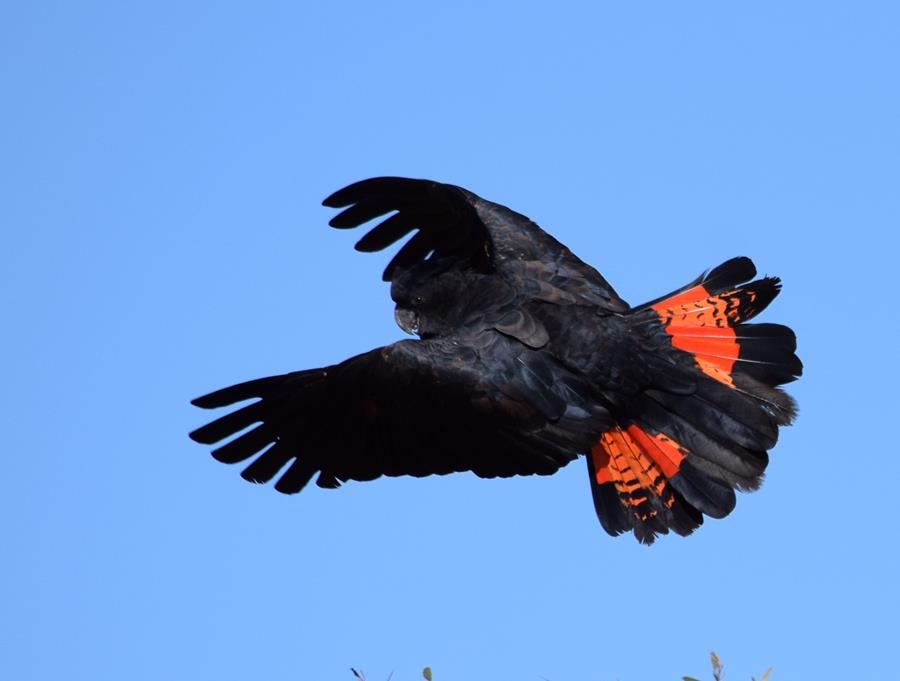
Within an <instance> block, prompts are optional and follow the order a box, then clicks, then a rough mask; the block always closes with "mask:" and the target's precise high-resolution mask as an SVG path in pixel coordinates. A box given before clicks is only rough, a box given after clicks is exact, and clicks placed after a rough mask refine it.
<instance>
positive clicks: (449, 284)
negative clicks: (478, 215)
mask: <svg viewBox="0 0 900 681" xmlns="http://www.w3.org/2000/svg"><path fill="white" fill-rule="evenodd" d="M456 264H457V263H456V261H455V260H454V259H449V258H446V259H436V260H425V261H422V262H420V263H418V264H416V265H414V266H413V267H411V268H409V269H405V270H398V272H397V273H396V274H395V275H394V279H393V281H392V282H391V298H393V299H394V302H395V303H397V307H396V309H395V310H394V318H395V319H396V320H397V326H399V327H400V328H401V329H403V330H404V331H405V332H406V333H410V334H416V335H418V336H419V337H420V338H423V339H426V338H434V337H439V336H444V335H448V334H449V333H451V332H453V331H454V330H457V329H458V328H459V327H460V325H462V324H463V323H464V322H465V320H466V318H467V317H469V315H470V314H471V312H472V301H473V300H474V298H475V297H476V296H475V293H476V292H477V291H478V290H480V289H481V288H482V283H483V282H482V280H483V279H484V278H485V275H483V274H480V273H478V272H474V271H472V270H470V269H460V268H459V267H457V266H456Z"/></svg>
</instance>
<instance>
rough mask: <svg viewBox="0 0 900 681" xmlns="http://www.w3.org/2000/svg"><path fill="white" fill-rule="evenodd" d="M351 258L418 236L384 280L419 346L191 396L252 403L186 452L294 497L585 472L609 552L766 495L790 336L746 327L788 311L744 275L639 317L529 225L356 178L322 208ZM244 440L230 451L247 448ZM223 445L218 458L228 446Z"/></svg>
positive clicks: (446, 192) (723, 276)
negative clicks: (202, 447)
mask: <svg viewBox="0 0 900 681" xmlns="http://www.w3.org/2000/svg"><path fill="white" fill-rule="evenodd" d="M324 205H325V206H328V207H331V208H341V209H343V211H342V212H340V213H339V214H337V215H336V216H335V217H333V218H332V220H331V222H330V223H329V224H330V225H331V226H332V227H336V228H339V229H349V228H355V227H359V226H360V225H362V224H364V223H368V222H370V221H372V220H376V219H380V221H379V222H378V223H377V224H376V225H375V226H374V227H373V228H372V229H370V230H369V231H368V232H367V233H366V234H365V235H364V236H363V237H362V239H360V241H359V242H358V243H357V244H356V249H357V250H359V251H364V252H374V251H380V250H382V249H384V248H387V247H388V246H391V245H392V244H394V243H396V242H397V241H399V240H401V239H403V238H404V237H406V236H408V235H409V234H410V233H412V232H415V234H414V235H413V236H412V238H410V239H409V240H408V241H406V243H405V244H404V245H403V246H402V247H401V248H400V249H399V251H398V252H397V254H396V255H395V256H394V258H393V259H392V260H391V261H390V263H389V264H388V266H387V268H386V269H385V271H384V277H383V278H384V280H385V281H388V282H390V284H391V297H392V298H393V300H394V302H395V303H396V310H395V317H396V320H397V324H398V325H399V326H400V327H401V328H402V329H403V330H404V331H406V332H409V333H411V334H414V335H416V336H418V338H417V339H407V340H401V341H399V342H397V343H393V344H392V345H387V346H385V347H381V348H376V349H374V350H371V351H369V352H366V353H364V354H361V355H357V356H356V357H351V358H350V359H348V360H345V361H344V362H341V363H340V364H335V365H333V366H328V367H323V368H320V369H308V370H305V371H295V372H292V373H287V374H282V375H279V376H270V377H267V378H259V379H256V380H252V381H248V382H246V383H239V384H237V385H233V386H231V387H228V388H223V389H221V390H217V391H215V392H212V393H210V394H208V395H204V396H203V397H198V398H197V399H195V400H194V401H193V404H194V405H196V406H198V407H202V408H204V409H216V408H221V407H228V406H231V405H235V404H237V403H242V402H245V401H247V400H255V401H253V402H251V403H249V404H247V405H244V406H241V407H240V408H238V409H236V410H235V411H232V412H230V413H228V414H226V415H224V416H221V417H219V418H218V419H216V420H215V421H212V422H211V423H209V424H208V425H205V426H203V427H201V428H198V429H197V430H195V431H194V432H192V433H191V434H190V437H191V438H192V439H193V440H195V441H196V442H199V443H202V444H206V445H217V448H216V449H214V450H213V451H212V455H213V456H214V457H215V458H216V459H217V460H219V461H222V462H224V463H231V464H233V463H239V462H243V461H248V460H252V461H251V462H250V464H249V465H248V466H247V467H246V468H244V470H243V472H242V473H241V475H242V476H243V477H244V478H245V479H246V480H249V481H251V482H258V483H265V482H269V481H271V480H272V479H275V478H277V480H276V482H275V489H276V490H278V491H279V492H283V493H286V494H292V493H295V492H299V491H300V490H302V489H303V487H304V486H305V485H306V484H307V483H309V482H310V480H312V479H313V477H315V478H316V484H317V485H318V486H319V487H325V488H335V487H338V486H339V485H340V484H341V483H342V482H345V481H347V480H372V479H374V478H377V477H379V476H381V475H391V476H397V475H412V476H416V477H422V476H426V475H435V474H437V475H443V474H446V473H454V472H458V471H472V472H473V473H475V474H476V475H478V476H480V477H483V478H494V477H509V476H513V475H550V474H552V473H555V472H556V471H557V470H559V469H560V468H561V467H563V466H565V465H566V464H568V463H570V462H571V461H574V460H575V459H576V458H578V456H579V455H581V454H584V455H585V459H586V460H587V468H588V476H589V481H590V487H591V492H592V496H593V502H594V506H595V509H596V512H597V516H598V518H599V520H600V523H601V525H602V526H603V529H604V530H606V532H608V533H609V534H611V535H619V534H622V533H624V532H627V531H632V532H633V533H634V536H635V537H636V538H637V539H638V540H639V541H640V542H642V543H647V544H649V543H652V542H653V540H654V539H655V538H656V537H657V535H660V534H667V533H668V532H669V531H670V530H671V531H673V532H675V533H677V534H680V535H687V534H690V533H691V532H692V531H693V530H694V529H696V528H697V527H699V526H700V525H701V524H702V523H703V517H704V515H706V516H709V517H712V518H722V517H724V516H726V515H728V514H729V513H730V512H731V511H732V509H733V508H734V506H735V490H754V489H756V488H757V487H758V486H759V485H760V483H761V480H762V475H763V472H764V471H765V468H766V465H767V463H768V453H767V452H768V450H770V449H771V448H772V447H774V446H775V442H776V440H777V437H778V427H779V426H783V425H786V424H789V423H790V422H791V421H792V419H793V418H794V415H795V413H796V408H795V405H794V402H793V400H792V399H791V398H790V397H789V396H788V395H787V394H786V393H785V392H784V391H783V390H782V389H781V388H779V386H780V385H782V384H784V383H787V382H789V381H792V380H794V379H796V378H798V377H799V376H800V374H801V372H802V368H803V367H802V364H801V362H800V360H799V359H798V358H797V356H796V354H795V350H796V338H795V336H794V333H793V332H792V331H791V330H790V329H789V328H788V327H786V326H782V325H779V324H770V323H764V324H749V323H747V322H749V321H750V320H751V319H752V318H753V317H755V316H756V315H757V314H759V313H760V312H761V311H762V310H763V309H764V308H765V307H766V306H767V305H768V304H769V303H770V302H772V300H773V299H774V298H775V296H776V295H778V292H779V290H780V288H781V285H780V282H779V280H778V279H777V278H774V277H764V278H761V279H754V277H755V276H756V268H755V267H754V266H753V263H752V262H751V261H750V260H749V259H748V258H743V257H742V258H734V259H732V260H729V261H727V262H725V263H724V264H722V265H719V266H718V267H716V268H714V269H712V270H711V271H709V272H707V273H706V274H704V275H702V276H701V277H699V278H698V279H695V280H694V281H692V282H690V283H689V284H687V285H685V286H683V287H681V288H679V289H677V290H676V291H673V292H672V293H668V294H666V295H663V296H661V297H659V298H658V299H656V300H653V301H650V302H648V303H644V304H643V305H637V306H631V305H629V304H628V303H626V302H625V301H624V300H622V298H620V297H619V295H618V294H617V293H616V292H615V290H613V288H612V286H610V285H609V283H608V282H607V281H606V280H605V279H604V278H603V277H602V276H601V275H600V273H599V272H597V270H595V269H594V268H593V267H591V266H590V265H588V264H586V263H584V262H583V261H581V260H580V259H579V258H578V257H576V256H575V255H574V254H573V253H572V252H571V251H570V250H569V249H568V248H566V247H565V246H564V245H562V244H561V243H559V242H558V241H557V240H556V239H554V238H553V237H552V236H550V235H549V234H547V233H546V232H544V231H543V230H542V229H541V228H540V227H538V226H537V225H536V224H535V223H534V222H532V221H531V220H529V219H528V218H527V217H525V216H523V215H521V214H519V213H516V212H514V211H512V210H510V209H508V208H506V207H504V206H501V205H499V204H496V203H492V202H490V201H487V200H485V199H482V198H481V197H479V196H476V195H475V194H473V193H472V192H470V191H467V190H465V189H462V188H461V187H456V186H453V185H449V184H442V183H439V182H432V181H428V180H414V179H407V178H399V177H378V178H373V179H369V180H363V181H361V182H357V183H355V184H352V185H350V186H348V187H345V188H344V189H341V190H339V191H337V192H335V193H334V194H332V195H331V196H329V197H328V198H327V199H325V201H324ZM235 436H236V437H235ZM221 443H224V444H221Z"/></svg>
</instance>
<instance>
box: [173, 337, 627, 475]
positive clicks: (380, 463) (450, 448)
mask: <svg viewBox="0 0 900 681" xmlns="http://www.w3.org/2000/svg"><path fill="white" fill-rule="evenodd" d="M589 393H590V388H589V387H588V386H587V384H586V383H585V382H584V381H583V380H582V379H580V378H579V377H578V376H576V375H575V374H572V373H571V372H569V371H568V370H566V369H565V368H563V367H562V366H560V365H559V364H557V363H556V362H555V361H554V360H552V359H550V358H549V357H548V356H546V355H544V354H542V353H539V352H535V351H532V350H529V349H527V348H523V346H521V345H520V344H518V343H515V342H514V341H511V340H510V339H508V338H506V337H504V336H502V335H501V334H498V333H494V332H491V333H486V334H482V335H481V338H480V340H479V342H478V344H476V346H475V349H473V348H467V347H463V346H462V345H460V344H456V343H454V341H453V340H449V339H445V340H433V341H401V342H399V343H395V344H393V345H390V346H387V347H383V348H378V349H376V350H372V351H371V352H368V353H365V354H362V355H358V356H356V357H353V358H351V359H348V360H347V361H345V362H342V363H341V364H337V365H334V366H331V367H326V368H323V369H312V370H308V371H298V372H294V373H290V374H284V375H281V376H271V377H269V378H262V379H258V380H255V381H249V382H247V383H241V384H239V385H235V386H231V387H229V388H224V389H222V390H218V391H216V392H214V393H210V394H209V395H206V396H204V397H200V398H198V399H196V400H194V401H193V404H195V405H196V406H198V407H203V408H210V409H211V408H217V407H224V406H229V405H233V404H236V403H238V402H243V401H245V400H250V399H257V401H256V402H253V403H252V404H249V405H247V406H244V407H242V408H240V409H238V410H237V411H234V412H232V413H230V414H227V415H226V416H223V417H221V418H219V419H217V420H215V421H213V422H212V423H210V424H208V425H206V426H203V427H202V428H199V429H197V430H195V431H194V432H193V433H191V438H192V439H193V440H195V441H197V442H200V443H203V444H216V443H220V442H222V441H225V440H227V439H228V438H231V437H232V436H235V435H237V437H235V438H234V439H231V440H230V441H228V442H226V443H225V444H223V445H221V446H219V447H218V448H217V449H215V450H214V451H213V456H214V457H215V458H216V459H218V460H219V461H222V462H225V463H238V462H241V461H246V460H248V459H251V458H252V457H256V458H255V459H254V460H253V461H252V463H250V465H249V466H248V467H247V468H246V469H245V470H244V471H243V473H242V476H243V477H244V478H245V479H247V480H250V481H253V482H268V481H270V480H272V479H273V478H275V477H276V476H278V475H279V474H281V475H280V479H279V480H278V481H277V482H276V484H275V488H276V489H277V490H279V491H281V492H284V493H293V492H299V491H300V490H301V489H302V488H303V487H304V486H305V485H306V484H307V483H308V482H309V481H310V479H311V478H312V477H313V476H314V475H315V474H316V473H318V474H319V475H318V478H317V480H316V482H317V484H318V485H319V486H321V487H336V486H338V485H339V484H340V482H342V481H346V480H371V479H374V478H377V477H378V476H381V475H413V476H425V475H431V474H445V473H452V472H455V471H467V470H468V471H473V472H475V473H476V474H477V475H479V476H481V477H497V476H499V477H507V476H511V475H532V474H538V475H547V474H550V473H553V472H555V471H556V470H558V469H559V468H560V467H561V466H564V465H565V464H567V463H568V462H569V461H571V460H572V459H574V458H575V457H576V456H577V455H578V454H579V453H580V452H585V451H587V450H588V449H589V448H590V446H591V444H593V441H594V440H595V439H596V434H597V433H598V432H600V431H601V430H603V429H604V428H606V427H608V426H609V423H610V421H609V416H608V414H607V412H606V411H605V410H604V409H603V408H602V407H599V406H597V405H596V404H595V403H594V400H593V398H592V397H591V396H590V394H589ZM251 426H252V428H251ZM248 428H249V430H247V429H248ZM244 431H246V432H244Z"/></svg>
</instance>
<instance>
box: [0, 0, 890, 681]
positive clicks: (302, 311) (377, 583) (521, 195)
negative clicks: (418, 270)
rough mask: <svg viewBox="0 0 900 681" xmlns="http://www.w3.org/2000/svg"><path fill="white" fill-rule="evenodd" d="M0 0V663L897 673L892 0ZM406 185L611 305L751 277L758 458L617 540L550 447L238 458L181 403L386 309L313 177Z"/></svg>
mask: <svg viewBox="0 0 900 681" xmlns="http://www.w3.org/2000/svg"><path fill="white" fill-rule="evenodd" d="M312 6H313V3H300V2H297V3H292V2H285V3H268V2H260V3H223V2H209V3H184V2H177V3H176V2H158V1H156V2H152V3H151V2H129V3H119V2H107V3H103V2H22V3H14V2H4V3H3V4H2V6H0V95H2V103H0V197H2V200H0V228H2V236H3V238H2V248H0V260H2V267H0V300H2V305H3V315H2V319H3V322H2V336H0V347H2V354H0V357H2V367H3V381H2V390H0V400H2V405H0V414H2V428H3V434H4V437H3V444H2V474H0V485H2V491H0V537H2V541H0V603H2V605H0V678H2V679H10V680H11V681H30V680H45V679H60V680H62V679H65V680H66V681H80V680H98V681H99V680H110V681H113V680H115V681H122V680H125V679H127V680H128V681H139V680H148V681H151V680H153V681H155V680H163V679H165V680H181V679H184V680H191V681H197V680H205V679H215V680H216V681H230V680H232V679H241V680H243V679H253V680H260V679H263V680H266V681H287V680H289V679H290V680H310V681H313V680H315V681H325V680H330V679H335V680H338V681H350V680H351V678H352V677H351V675H350V672H349V667H350V666H354V667H357V668H361V669H363V670H365V672H366V673H367V676H368V678H369V681H381V680H382V679H386V678H387V676H388V674H389V673H390V672H391V671H392V670H393V671H394V677H393V678H394V679H395V680H396V681H405V680H409V679H417V678H420V676H419V674H420V670H421V668H422V667H423V666H425V665H426V664H427V665H431V666H432V668H433V669H434V674H435V676H434V677H435V679H436V681H451V680H456V681H461V680H465V681H482V680H491V681H500V680H504V681H505V680H508V679H521V680H525V681H537V680H538V679H540V678H541V677H546V678H548V679H550V680H551V681H576V680H577V681H588V680H592V681H593V680H596V681H612V680H615V679H619V680H621V681H660V680H663V679H678V678H680V676H681V675H683V674H691V675H694V676H701V677H703V678H708V676H709V673H708V658H707V656H708V653H709V651H710V650H715V651H717V652H718V653H719V655H720V656H721V657H722V659H723V661H724V663H725V665H726V674H727V677H726V678H727V679H730V680H734V681H737V680H738V679H749V677H750V675H751V674H754V675H756V676H757V677H759V675H760V674H761V673H762V672H763V671H764V670H765V669H766V667H768V666H769V665H772V666H774V667H775V671H774V673H773V676H772V681H779V680H781V679H784V680H788V679H816V680H817V681H821V680H823V679H848V678H853V679H873V680H877V679H896V678H898V674H900V671H898V669H900V666H898V662H897V658H896V648H897V642H898V639H897V636H898V634H897V612H898V608H900V598H898V585H897V575H898V574H900V564H898V563H900V561H898V557H897V548H896V545H897V537H898V524H897V485H898V480H900V451H898V449H900V446H898V439H897V436H896V427H897V418H898V407H900V403H898V400H897V387H896V386H897V381H898V378H900V377H898V371H897V360H896V357H895V355H896V350H897V347H898V340H897V335H898V331H900V329H898V304H897V300H896V296H897V291H896V284H895V282H896V276H895V271H896V267H897V265H896V262H897V260H896V258H897V242H896V236H895V230H896V228H897V226H898V220H900V191H898V190H900V87H898V67H900V10H898V9H897V5H896V3H890V2H882V3H877V2H865V1H863V2H854V3H849V2H823V1H822V0H817V1H816V2H793V3H786V2H753V3H748V2H745V3H722V2H679V3H673V2H656V1H651V2H641V3H624V2H606V1H602V2H582V3H568V2H562V3H557V4H556V5H555V6H552V7H551V4H550V3H525V2H515V3H512V2H509V3H496V4H491V3H486V4H481V3H469V2H454V3H451V4H448V3H443V4H439V3H422V2H402V3H399V2H390V1H381V2H372V3H363V2H355V3H346V4H343V5H341V4H340V3H332V4H331V5H328V6H327V7H326V3H316V8H313V7H312ZM385 174H396V175H407V176H412V177H429V178H435V179H440V180H444V181H449V182H453V183H456V184H460V185H463V186H466V187H468V188H470V189H471V190H473V191H475V192H477V193H479V194H481V195H482V196H484V197H486V198H490V199H492V200H495V201H498V202H501V203H504V204H507V205H509V206H511V207H513V208H515V209H516V210H519V211H520V212H523V213H525V214H527V215H529V216H530V217H532V218H533V219H535V220H536V221H538V222H539V223H540V224H541V225H542V226H543V227H544V228H546V229H548V230H549V231H551V232H552V233H553V234H554V235H556V236H557V237H558V238H559V239H560V240H562V241H563V242H564V243H566V244H567V245H569V246H570V247H571V248H572V249H573V250H574V251H575V252H576V253H578V254H579V255H580V256H581V257H582V258H583V259H585V260H587V261H588V262H591V263H592V264H594V265H595V266H596V267H598V268H599V269H600V270H601V271H602V272H603V273H604V275H606V277H607V278H608V279H609V280H610V281H611V282H612V283H613V285H614V286H615V287H616V288H617V290H618V291H619V292H620V293H621V294H622V295H623V296H624V297H625V298H626V299H627V300H629V301H631V302H633V303H638V302H641V301H642V300H646V299H649V298H653V297H656V296H657V295H659V294H661V293H663V292H665V291H668V290H671V289H673V288H675V287H676V286H679V285H681V284H683V283H686V282H687V281H688V280H690V279H691V278H693V277H694V276H696V275H697V274H698V273H700V272H701V271H702V270H704V269H706V268H708V267H711V266H714V265H716V264H718V263H719V262H721V261H723V260H725V259H726V258H729V257H731V256H734V255H740V254H744V255H749V256H751V257H753V258H754V260H755V261H756V262H757V265H758V267H759V269H760V272H761V273H768V274H777V275H780V276H781V277H782V278H783V279H784V291H783V293H782V295H781V297H780V298H779V299H778V300H777V301H776V302H775V303H774V304H773V305H772V307H771V308H770V309H769V311H767V312H766V314H765V316H764V317H763V319H764V320H765V321H777V322H783V323H789V324H790V325H791V326H793V327H794V329H795V330H796V331H797V335H798V337H799V340H800V354H801V357H802V358H803V360H804V362H805V364H806V375H805V377H804V378H803V380H802V381H800V382H799V383H797V384H795V385H794V386H793V387H792V392H793V394H794V395H795V396H796V397H797V398H798V400H799V402H800V407H801V413H800V418H799V420H798V422H797V424H796V426H795V427H794V428H791V429H788V430H786V431H784V434H783V436H782V439H781V441H780V443H779V445H778V447H777V448H776V449H775V450H774V452H773V454H772V463H771V466H770V468H769V474H768V478H767V482H766V484H765V486H764V487H763V489H762V490H761V491H759V492H758V493H756V494H753V495H742V496H741V498H740V499H739V502H738V507H737V509H736V511H735V512H734V513H733V514H732V516H730V517H729V518H728V519H726V520H724V521H709V522H708V523H707V525H706V526H704V527H703V528H701V529H700V530H699V531H698V532H697V533H696V534H695V535H693V536H692V537H690V538H688V539H682V538H678V537H667V538H663V539H662V540H661V541H659V542H658V543H657V544H656V545H655V546H653V547H652V548H646V547H644V546H639V545H638V544H637V543H636V542H635V541H634V540H633V539H632V538H631V537H630V536H624V537H621V538H619V539H612V538H610V537H608V536H606V535H605V533H604V532H603V531H602V530H601V528H600V526H599V524H598V523H597V520H596V518H595V515H594V510H593V507H592V504H591V498H590V493H589V489H588V483H587V479H586V473H585V467H584V465H583V463H581V462H579V463H575V464H572V465H570V466H569V467H568V468H567V469H565V470H563V471H561V472H560V473H559V474H558V475H556V476H553V477H551V478H537V479H514V480H503V481H500V480H494V481H485V480H480V479H478V478H476V477H475V476H473V475H471V474H466V475H455V476H449V477H445V478H432V479H426V480H411V479H395V480H386V479H384V480H379V481H377V482H374V483H367V484H360V483H351V484H348V485H346V486H344V487H343V488H341V489H340V490H337V491H328V490H320V489H318V488H315V486H312V487H311V488H309V489H307V490H306V491H304V493H302V494H300V495H298V496H294V497H284V496H282V495H279V494H278V493H276V492H275V491H274V490H272V489H271V488H270V487H254V486H252V485H250V484H248V483H246V482H244V481H243V480H241V479H240V478H239V476H238V472H239V469H238V468H235V467H228V466H224V465H221V464H218V463H216V462H215V461H213V460H212V458H211V457H210V456H209V454H208V452H207V448H203V447H201V446H199V445H196V444H194V443H192V442H190V441H189V440H188V438H187V433H188V431H189V430H191V429H193V428H195V427H197V426H198V425H200V424H202V423H204V422H205V420H206V419H207V417H208V416H209V414H208V413H205V412H201V411H199V410H197V409H195V408H193V407H191V406H190V405H189V400H190V399H191V398H193V397H196V396H197V395H199V394H202V393H204V392H207V391H209V390H212V389H215V388H218V387H222V386H224V385H227V384H231V383H234V382H237V381H240V380H245V379H250V378H254V377H257V376H263V375H268V374H272V373H282V372H285V371H288V370H294V369H301V368H308V367H316V366H321V365H325V364H329V363H333V362H336V361H339V360H342V359H344V358H345V357H348V356H350V355H352V354H356V353H358V352H361V351H365V350H368V349H370V348H372V347H375V346H377V345H380V344H385V343H388V342H391V341H394V340H397V339H399V338H400V337H401V335H402V334H401V332H400V331H399V329H397V328H396V327H395V325H394V321H393V317H392V305H391V302H390V300H389V296H388V290H387V286H386V285H384V284H382V283H381V282H380V278H379V277H380V273H381V270H382V268H383V267H384V265H385V263H386V261H387V257H388V255H386V254H377V255H364V254H359V253H356V252H354V251H353V250H352V244H353V243H354V241H355V240H356V238H358V236H359V235H358V234H354V233H347V232H343V233H341V232H338V231H335V230H331V229H329V228H328V227H327V226H326V222H327V220H328V219H329V217H330V215H331V214H332V211H329V210H327V209H325V208H322V207H321V206H320V201H321V200H322V198H323V197H325V196H326V195H327V194H329V193H330V192H332V191H333V190H335V189H337V188H339V187H341V186H343V185H345V184H348V183H350V182H352V181H355V180H358V179H362V178H365V177H369V176H373V175H385Z"/></svg>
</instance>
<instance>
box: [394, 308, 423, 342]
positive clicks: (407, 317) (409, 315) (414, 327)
mask: <svg viewBox="0 0 900 681" xmlns="http://www.w3.org/2000/svg"><path fill="white" fill-rule="evenodd" d="M394 319H395V320H397V326H399V327H400V328H401V329H403V330H404V331H406V333H408V334H410V335H415V334H416V332H418V330H419V315H417V314H416V313H415V312H413V311H412V310H406V309H404V308H402V307H398V308H395V309H394Z"/></svg>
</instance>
